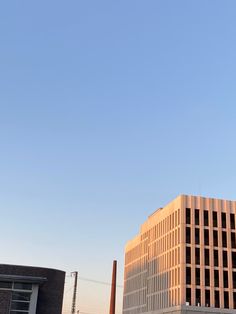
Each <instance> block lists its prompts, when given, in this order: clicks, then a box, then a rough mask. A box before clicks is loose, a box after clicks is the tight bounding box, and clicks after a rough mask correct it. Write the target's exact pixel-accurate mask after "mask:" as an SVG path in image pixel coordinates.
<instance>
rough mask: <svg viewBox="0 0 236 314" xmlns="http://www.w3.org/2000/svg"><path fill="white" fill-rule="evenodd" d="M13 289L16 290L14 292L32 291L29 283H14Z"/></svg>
mask: <svg viewBox="0 0 236 314" xmlns="http://www.w3.org/2000/svg"><path fill="white" fill-rule="evenodd" d="M14 289H16V290H32V284H31V283H21V282H15V283H14Z"/></svg>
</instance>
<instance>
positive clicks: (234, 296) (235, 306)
mask: <svg viewBox="0 0 236 314" xmlns="http://www.w3.org/2000/svg"><path fill="white" fill-rule="evenodd" d="M233 299H234V309H236V292H233Z"/></svg>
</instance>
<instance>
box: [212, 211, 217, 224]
mask: <svg viewBox="0 0 236 314" xmlns="http://www.w3.org/2000/svg"><path fill="white" fill-rule="evenodd" d="M212 220H213V227H217V225H218V222H217V212H212Z"/></svg>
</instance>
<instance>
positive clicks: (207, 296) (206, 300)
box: [205, 290, 211, 307]
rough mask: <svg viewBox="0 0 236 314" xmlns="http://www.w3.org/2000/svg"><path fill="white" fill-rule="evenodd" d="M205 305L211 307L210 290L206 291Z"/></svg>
mask: <svg viewBox="0 0 236 314" xmlns="http://www.w3.org/2000/svg"><path fill="white" fill-rule="evenodd" d="M205 303H206V306H207V307H209V306H211V297H210V290H205Z"/></svg>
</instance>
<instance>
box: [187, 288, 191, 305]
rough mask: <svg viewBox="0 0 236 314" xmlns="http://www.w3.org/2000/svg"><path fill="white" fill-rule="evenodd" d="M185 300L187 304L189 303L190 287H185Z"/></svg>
mask: <svg viewBox="0 0 236 314" xmlns="http://www.w3.org/2000/svg"><path fill="white" fill-rule="evenodd" d="M186 302H188V303H189V305H191V288H187V289H186Z"/></svg>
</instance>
